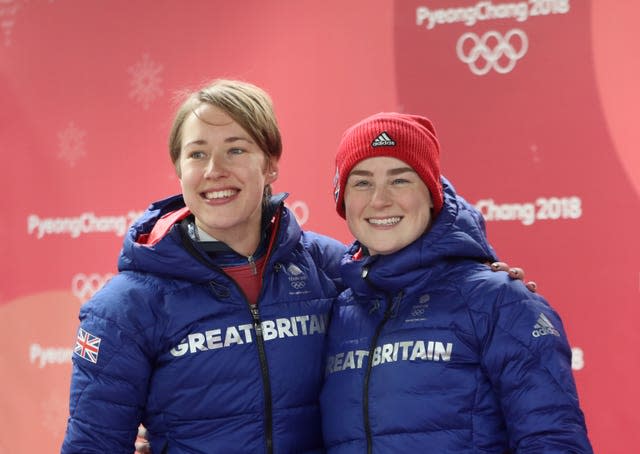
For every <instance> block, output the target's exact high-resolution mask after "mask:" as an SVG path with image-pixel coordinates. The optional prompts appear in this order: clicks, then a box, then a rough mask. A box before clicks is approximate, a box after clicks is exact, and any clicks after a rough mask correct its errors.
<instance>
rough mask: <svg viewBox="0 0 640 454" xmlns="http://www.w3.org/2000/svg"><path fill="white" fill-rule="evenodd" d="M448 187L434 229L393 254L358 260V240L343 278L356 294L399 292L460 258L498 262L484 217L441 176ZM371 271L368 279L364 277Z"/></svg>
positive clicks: (345, 259) (345, 263)
mask: <svg viewBox="0 0 640 454" xmlns="http://www.w3.org/2000/svg"><path fill="white" fill-rule="evenodd" d="M441 180H442V186H443V189H444V204H443V207H442V211H441V212H440V213H439V214H438V216H437V217H436V219H435V220H434V221H433V223H432V225H431V228H430V229H429V230H428V231H427V232H426V233H425V234H423V235H422V236H421V237H419V238H418V239H417V240H416V241H414V242H413V243H411V244H409V245H408V246H406V247H404V248H403V249H401V250H399V251H397V252H395V253H393V254H389V255H376V256H372V257H366V258H364V259H361V260H354V258H353V255H354V254H355V253H356V252H357V251H358V250H359V249H360V248H361V246H362V245H361V244H360V243H359V242H358V241H356V242H355V243H353V244H352V246H351V247H350V248H349V250H348V252H347V253H346V255H345V256H344V257H343V259H342V268H341V272H342V278H343V279H344V281H345V283H346V285H347V286H348V287H351V288H352V289H353V290H354V291H355V292H356V293H364V294H366V293H370V292H371V291H372V289H371V285H373V286H374V287H376V288H378V289H382V290H384V291H392V292H393V291H397V290H399V289H403V288H410V287H412V286H413V285H420V283H421V282H423V281H424V280H425V279H429V278H430V277H431V276H432V275H433V274H434V273H437V271H438V269H440V268H441V267H443V266H445V265H446V264H447V263H450V262H451V261H452V260H456V259H470V260H476V261H495V260H497V256H496V254H495V251H494V250H493V248H492V247H491V245H490V244H489V242H488V240H487V237H486V232H485V224H484V219H483V217H482V215H481V214H480V212H479V211H478V210H476V209H475V208H474V207H473V206H472V205H471V204H469V203H468V202H467V201H466V200H464V199H463V198H462V197H460V196H459V195H457V194H456V192H455V189H454V187H453V185H452V184H451V183H450V182H449V181H448V180H447V179H446V178H444V177H442V178H441ZM363 273H367V282H368V283H367V282H365V279H363V278H362V276H363Z"/></svg>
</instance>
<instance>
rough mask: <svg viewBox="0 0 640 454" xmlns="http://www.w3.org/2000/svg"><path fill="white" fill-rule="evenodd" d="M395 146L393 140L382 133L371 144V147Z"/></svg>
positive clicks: (385, 133)
mask: <svg viewBox="0 0 640 454" xmlns="http://www.w3.org/2000/svg"><path fill="white" fill-rule="evenodd" d="M395 145H396V142H395V140H393V139H392V138H391V137H389V134H387V132H386V131H385V132H383V133H382V134H380V135H379V136H378V137H376V138H375V139H374V140H373V142H371V146H372V147H394V146H395Z"/></svg>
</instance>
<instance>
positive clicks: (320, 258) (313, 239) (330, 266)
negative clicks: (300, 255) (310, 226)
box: [305, 232, 347, 292]
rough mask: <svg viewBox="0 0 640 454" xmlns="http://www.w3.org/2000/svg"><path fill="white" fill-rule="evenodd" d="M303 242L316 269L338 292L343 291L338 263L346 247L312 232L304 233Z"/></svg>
mask: <svg viewBox="0 0 640 454" xmlns="http://www.w3.org/2000/svg"><path fill="white" fill-rule="evenodd" d="M305 242H306V246H307V249H308V250H309V253H310V254H311V256H312V257H313V260H314V262H315V263H316V265H317V267H318V268H320V269H321V270H322V271H323V272H324V273H325V275H326V276H327V277H328V278H329V279H331V281H332V282H333V283H334V285H335V286H336V288H337V289H338V292H341V291H342V290H344V284H343V283H342V277H341V275H340V261H341V260H342V257H343V255H344V254H345V252H346V250H347V247H346V245H344V244H342V243H341V242H339V241H338V240H335V239H333V238H330V237H328V236H324V235H319V234H317V233H314V232H305Z"/></svg>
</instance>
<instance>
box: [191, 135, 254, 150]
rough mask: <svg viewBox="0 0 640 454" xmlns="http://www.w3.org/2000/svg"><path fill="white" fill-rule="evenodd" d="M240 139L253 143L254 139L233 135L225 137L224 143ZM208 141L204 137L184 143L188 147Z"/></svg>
mask: <svg viewBox="0 0 640 454" xmlns="http://www.w3.org/2000/svg"><path fill="white" fill-rule="evenodd" d="M240 140H243V141H245V142H248V143H251V144H253V143H254V142H253V140H251V139H249V138H247V137H236V136H231V137H227V138H226V139H224V143H234V142H238V141H240ZM207 143H208V142H207V141H206V140H204V139H196V140H192V141H190V142H187V143H185V144H184V147H185V148H186V147H188V146H189V145H197V146H200V145H206V144H207Z"/></svg>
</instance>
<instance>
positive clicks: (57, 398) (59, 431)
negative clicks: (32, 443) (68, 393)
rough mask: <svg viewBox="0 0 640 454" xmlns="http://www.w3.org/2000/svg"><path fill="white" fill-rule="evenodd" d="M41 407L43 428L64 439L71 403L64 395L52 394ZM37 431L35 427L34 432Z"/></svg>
mask: <svg viewBox="0 0 640 454" xmlns="http://www.w3.org/2000/svg"><path fill="white" fill-rule="evenodd" d="M40 407H41V413H40V422H41V424H42V428H44V429H45V430H46V431H47V432H49V433H50V434H51V435H52V436H54V437H56V438H59V439H62V437H64V430H65V424H66V422H67V416H68V408H69V401H68V400H67V399H66V397H65V396H64V395H62V396H61V395H57V394H53V393H51V394H50V395H49V398H48V399H46V400H43V401H42V402H41V404H40ZM36 420H37V418H36ZM37 429H38V428H37V427H35V426H34V430H36V431H37Z"/></svg>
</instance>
